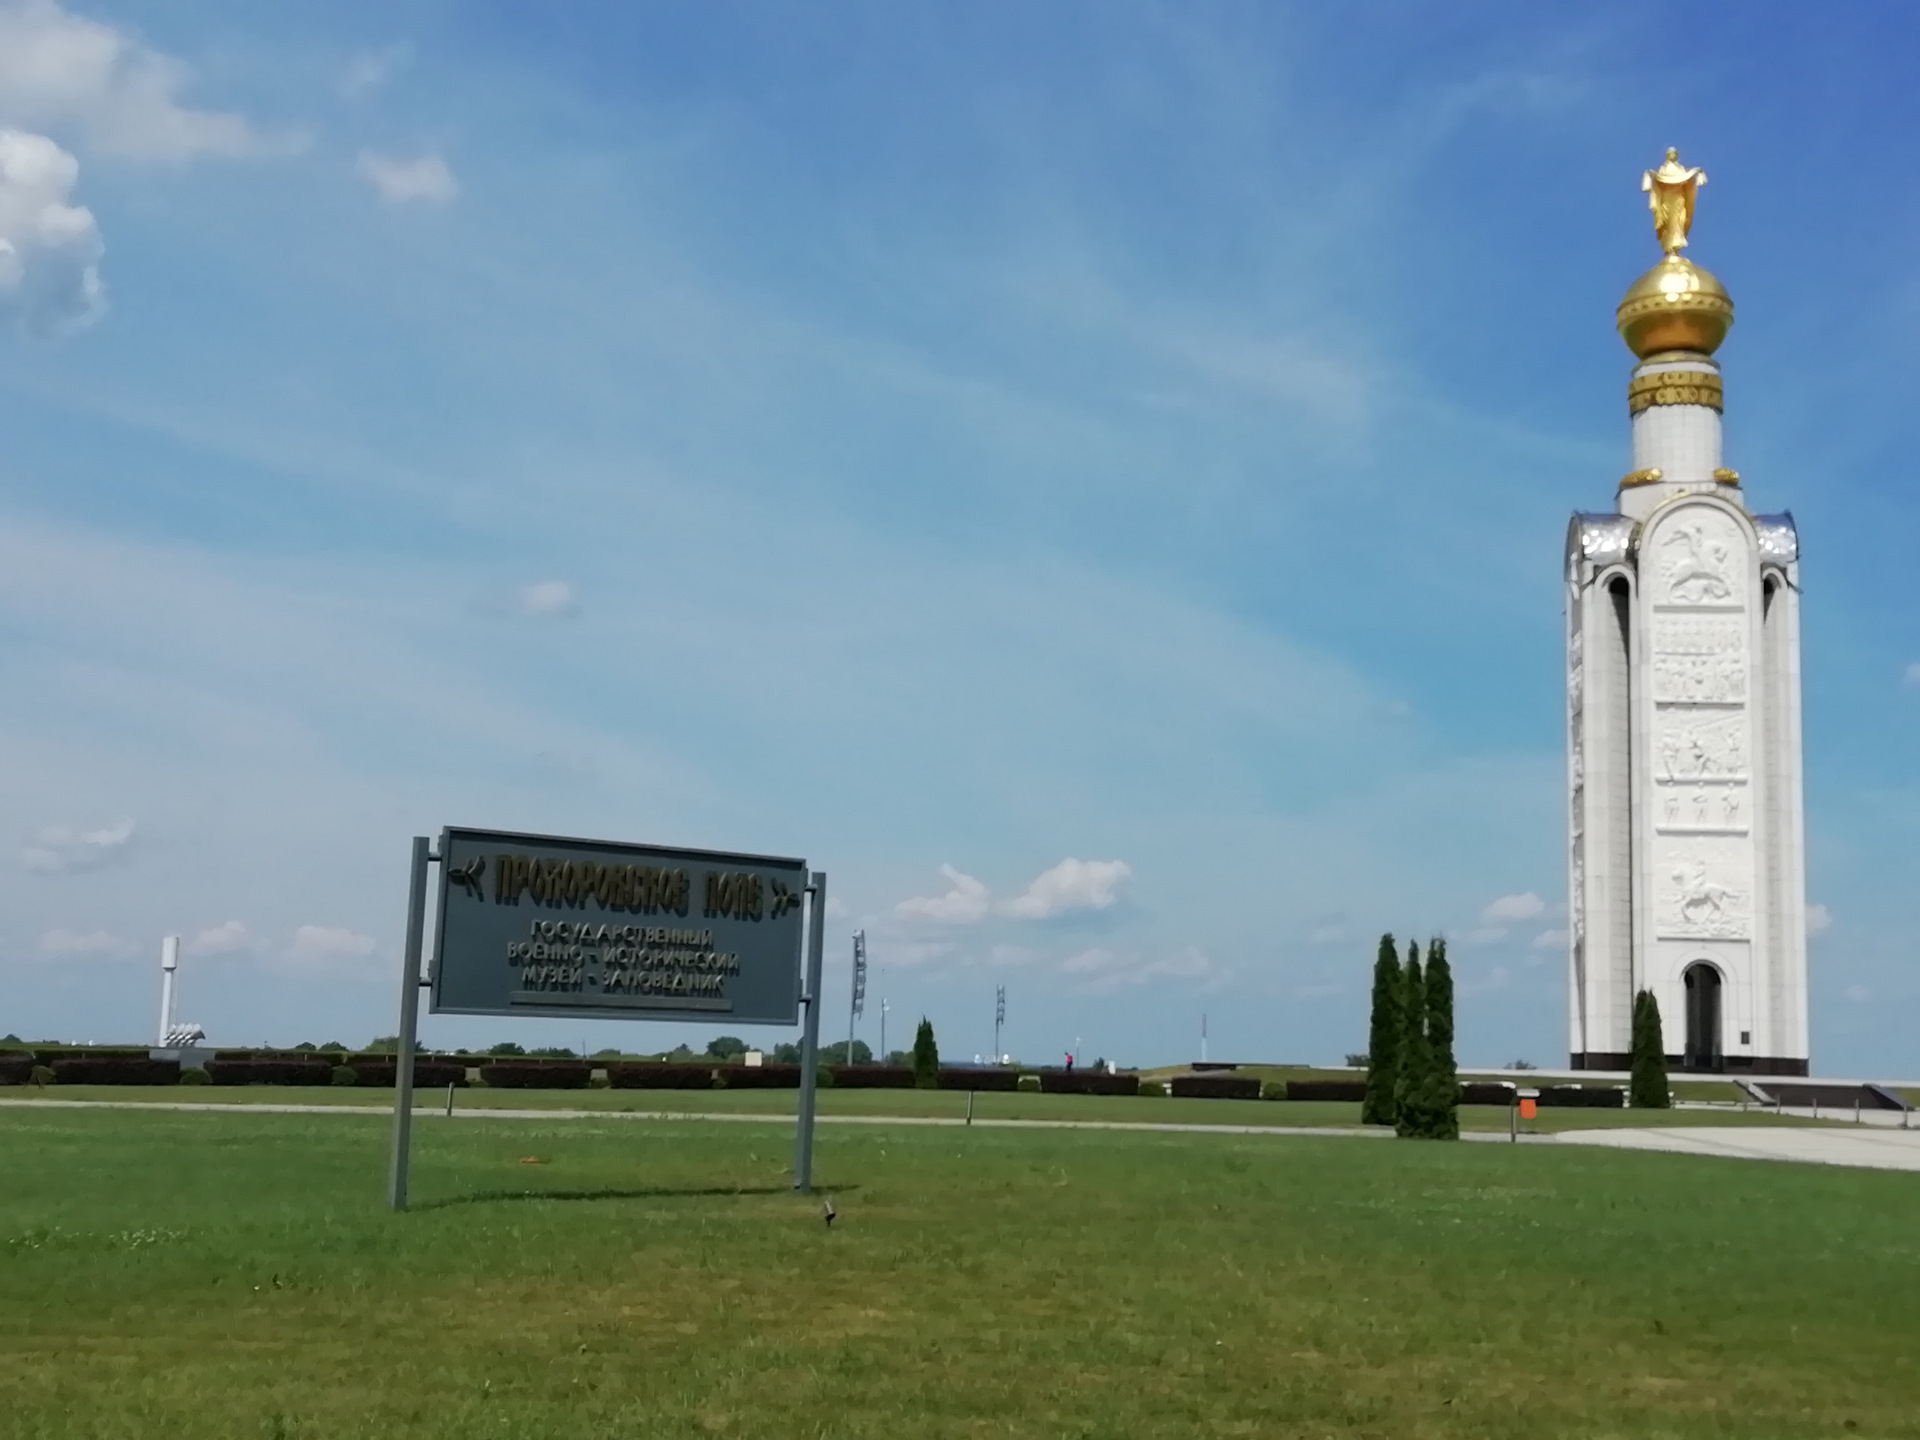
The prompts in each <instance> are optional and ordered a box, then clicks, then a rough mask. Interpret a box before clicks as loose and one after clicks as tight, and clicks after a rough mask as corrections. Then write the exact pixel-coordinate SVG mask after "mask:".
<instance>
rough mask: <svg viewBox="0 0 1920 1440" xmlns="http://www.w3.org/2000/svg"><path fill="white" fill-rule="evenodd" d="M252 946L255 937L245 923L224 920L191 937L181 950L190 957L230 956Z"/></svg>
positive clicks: (186, 940)
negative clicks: (236, 951)
mask: <svg viewBox="0 0 1920 1440" xmlns="http://www.w3.org/2000/svg"><path fill="white" fill-rule="evenodd" d="M252 944H253V935H252V933H251V932H250V931H249V930H248V929H247V927H246V926H245V925H244V924H243V923H241V922H240V921H238V920H224V921H222V922H221V923H220V924H218V925H209V926H207V928H206V929H204V930H201V931H199V932H198V933H196V934H193V935H189V936H188V937H187V938H186V939H185V940H184V941H183V942H181V947H180V948H181V949H183V950H185V951H186V952H187V953H188V954H189V955H229V954H232V953H233V952H234V951H235V950H245V949H246V948H247V947H248V946H250V945H252Z"/></svg>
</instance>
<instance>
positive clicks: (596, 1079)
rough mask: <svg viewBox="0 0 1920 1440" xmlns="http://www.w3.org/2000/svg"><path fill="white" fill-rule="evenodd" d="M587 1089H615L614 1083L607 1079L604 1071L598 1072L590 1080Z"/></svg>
mask: <svg viewBox="0 0 1920 1440" xmlns="http://www.w3.org/2000/svg"><path fill="white" fill-rule="evenodd" d="M587 1088H588V1089H589V1090H611V1089H612V1088H613V1081H612V1080H610V1079H608V1078H607V1075H606V1073H605V1072H604V1071H600V1070H596V1071H594V1072H593V1074H592V1076H590V1077H589V1078H588V1080H587Z"/></svg>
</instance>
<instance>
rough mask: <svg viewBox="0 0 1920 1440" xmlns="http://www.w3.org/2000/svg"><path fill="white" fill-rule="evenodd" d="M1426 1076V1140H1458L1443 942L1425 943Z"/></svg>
mask: <svg viewBox="0 0 1920 1440" xmlns="http://www.w3.org/2000/svg"><path fill="white" fill-rule="evenodd" d="M1427 1050H1428V1056H1427V1075H1426V1083H1425V1084H1424V1085H1423V1086H1422V1087H1421V1090H1422V1095H1423V1097H1424V1103H1423V1104H1422V1105H1421V1107H1420V1108H1421V1112H1422V1119H1423V1120H1424V1121H1425V1123H1426V1138H1427V1139H1429V1140H1458V1139H1459V1138H1460V1073H1459V1070H1458V1069H1457V1068H1456V1067H1455V1065H1454V1060H1453V967H1452V966H1450V965H1448V964H1447V942H1446V941H1444V940H1429V941H1428V942H1427Z"/></svg>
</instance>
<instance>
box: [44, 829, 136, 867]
mask: <svg viewBox="0 0 1920 1440" xmlns="http://www.w3.org/2000/svg"><path fill="white" fill-rule="evenodd" d="M133 829H134V826H133V821H131V820H117V821H115V822H114V823H113V824H111V825H103V826H100V827H99V828H98V829H93V830H83V829H77V828H75V827H73V826H69V825H49V826H48V827H47V828H46V829H44V830H42V831H41V832H40V833H39V834H38V835H36V836H34V838H33V839H32V840H31V841H30V842H28V843H27V844H26V845H25V846H23V847H21V850H20V863H21V865H22V866H24V867H25V868H26V869H28V870H36V871H39V872H41V873H42V874H57V873H59V872H60V871H64V870H92V869H95V868H97V867H99V866H101V865H106V864H109V863H111V862H112V861H114V860H117V859H119V858H121V857H122V856H124V855H125V854H126V853H127V846H128V844H129V843H130V842H131V841H132V839H133Z"/></svg>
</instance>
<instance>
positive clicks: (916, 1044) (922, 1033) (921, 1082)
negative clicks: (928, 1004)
mask: <svg viewBox="0 0 1920 1440" xmlns="http://www.w3.org/2000/svg"><path fill="white" fill-rule="evenodd" d="M913 1083H914V1084H915V1086H917V1087H918V1088H919V1089H922V1090H938V1089H939V1088H940V1047H939V1046H938V1045H936V1044H934V1041H933V1022H932V1021H931V1020H929V1019H927V1017H926V1016H924V1015H922V1016H921V1017H920V1028H919V1029H918V1030H916V1031H914V1032H913Z"/></svg>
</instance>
